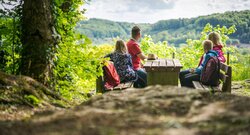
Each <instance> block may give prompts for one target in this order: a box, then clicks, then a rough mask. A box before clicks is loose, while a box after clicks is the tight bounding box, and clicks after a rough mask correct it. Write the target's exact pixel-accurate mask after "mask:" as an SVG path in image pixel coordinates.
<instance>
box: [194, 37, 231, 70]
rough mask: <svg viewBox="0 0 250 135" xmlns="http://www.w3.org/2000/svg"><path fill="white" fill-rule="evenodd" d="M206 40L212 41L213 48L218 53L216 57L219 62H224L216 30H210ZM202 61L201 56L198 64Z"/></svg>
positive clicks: (219, 38)
mask: <svg viewBox="0 0 250 135" xmlns="http://www.w3.org/2000/svg"><path fill="white" fill-rule="evenodd" d="M208 40H210V41H212V42H213V50H214V51H216V52H217V53H218V59H219V60H220V62H223V63H225V62H226V58H225V57H224V53H223V51H222V48H223V46H222V44H221V37H220V35H219V34H218V33H217V32H211V33H209V35H208ZM202 61H203V57H201V59H200V62H199V65H198V66H200V65H201V63H202Z"/></svg>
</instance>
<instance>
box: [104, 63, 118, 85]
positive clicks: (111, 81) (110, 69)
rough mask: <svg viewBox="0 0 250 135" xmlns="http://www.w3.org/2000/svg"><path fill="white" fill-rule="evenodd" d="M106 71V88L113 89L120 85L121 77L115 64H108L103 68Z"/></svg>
mask: <svg viewBox="0 0 250 135" xmlns="http://www.w3.org/2000/svg"><path fill="white" fill-rule="evenodd" d="M103 71H104V81H105V84H104V88H105V89H111V88H113V87H115V86H117V85H119V84H120V77H119V75H118V73H117V71H116V69H115V66H114V64H113V62H110V61H109V62H108V64H107V65H105V66H104V67H103Z"/></svg>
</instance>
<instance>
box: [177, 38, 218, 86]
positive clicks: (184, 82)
mask: <svg viewBox="0 0 250 135" xmlns="http://www.w3.org/2000/svg"><path fill="white" fill-rule="evenodd" d="M202 45H203V49H204V56H203V58H204V59H203V60H202V62H201V64H200V66H199V67H197V68H192V69H188V70H184V71H181V72H180V74H179V78H180V82H181V86H184V87H194V86H193V83H192V81H200V76H201V71H202V69H203V68H204V66H205V65H206V63H207V62H208V60H209V58H210V57H213V56H216V57H218V53H217V52H216V51H214V50H212V49H213V42H212V41H210V40H205V41H203V43H202Z"/></svg>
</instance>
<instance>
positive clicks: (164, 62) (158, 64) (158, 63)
mask: <svg viewBox="0 0 250 135" xmlns="http://www.w3.org/2000/svg"><path fill="white" fill-rule="evenodd" d="M143 67H144V68H145V69H146V71H173V70H180V69H181V68H182V67H183V66H182V64H181V63H180V61H179V60H178V59H157V60H148V61H146V63H145V64H144V66H143Z"/></svg>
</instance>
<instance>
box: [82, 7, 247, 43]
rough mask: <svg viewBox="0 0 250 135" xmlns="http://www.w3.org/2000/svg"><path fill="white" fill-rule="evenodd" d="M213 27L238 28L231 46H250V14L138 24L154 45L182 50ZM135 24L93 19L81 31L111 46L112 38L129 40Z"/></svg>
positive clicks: (97, 41) (232, 36) (226, 14)
mask: <svg viewBox="0 0 250 135" xmlns="http://www.w3.org/2000/svg"><path fill="white" fill-rule="evenodd" d="M207 23H209V24H211V25H213V26H216V25H220V26H226V27H230V26H232V25H235V26H236V29H237V31H236V32H235V33H233V34H232V35H230V36H229V37H230V40H228V41H227V44H239V43H244V44H250V10H245V11H230V12H225V13H216V14H212V15H207V16H200V17H196V18H191V19H185V18H184V19H171V20H162V21H158V22H156V23H154V24H138V25H139V26H140V27H141V28H142V30H143V34H145V35H151V36H152V38H153V41H154V42H158V41H168V43H169V44H174V45H175V46H177V47H178V46H179V45H180V44H183V43H186V40H187V39H198V38H199V36H200V32H201V31H202V30H203V28H204V27H205V25H206V24H207ZM134 25H135V24H134V23H127V22H114V21H109V20H103V19H89V20H84V21H81V22H80V23H79V24H78V25H77V30H78V31H79V32H80V33H82V34H85V35H86V36H88V37H89V38H91V39H92V40H93V42H94V44H100V43H105V42H107V43H110V42H112V38H116V37H120V38H123V39H128V38H129V37H130V29H131V28H132V27H133V26H134Z"/></svg>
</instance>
